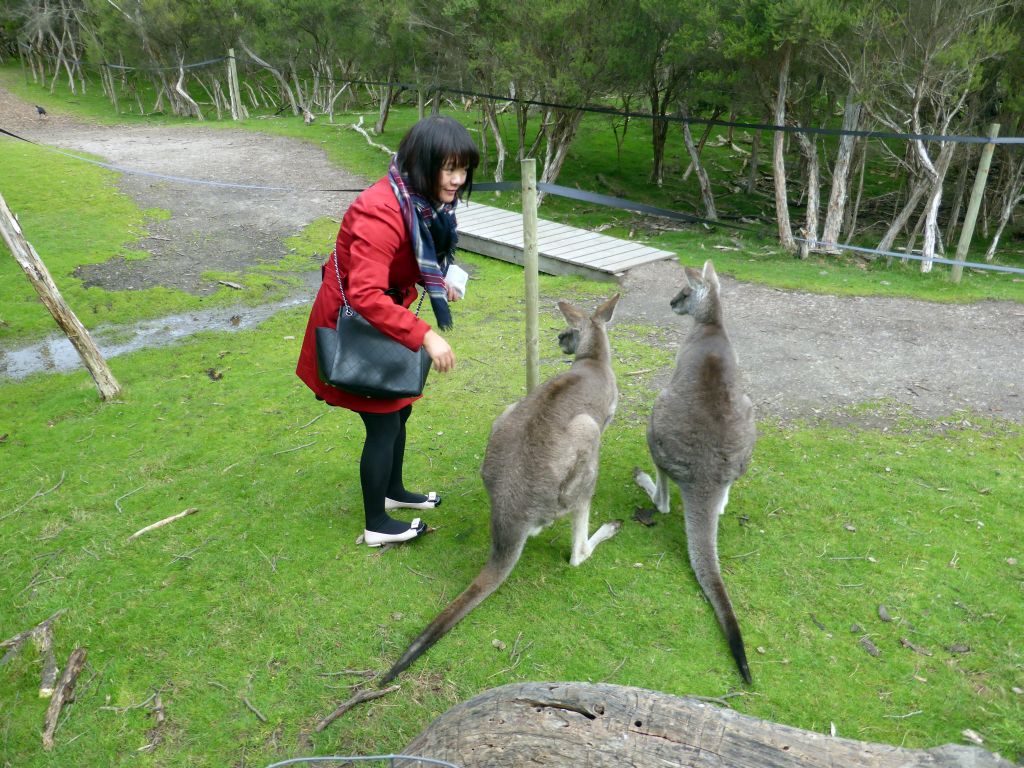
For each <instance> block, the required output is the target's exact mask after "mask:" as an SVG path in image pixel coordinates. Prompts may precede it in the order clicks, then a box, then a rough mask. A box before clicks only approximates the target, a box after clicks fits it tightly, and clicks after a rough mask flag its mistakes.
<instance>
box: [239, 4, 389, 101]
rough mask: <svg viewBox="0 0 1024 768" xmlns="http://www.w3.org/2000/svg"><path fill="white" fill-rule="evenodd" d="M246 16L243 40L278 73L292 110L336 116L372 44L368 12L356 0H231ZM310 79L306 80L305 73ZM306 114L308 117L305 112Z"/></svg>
mask: <svg viewBox="0 0 1024 768" xmlns="http://www.w3.org/2000/svg"><path fill="white" fill-rule="evenodd" d="M231 1H232V2H236V4H237V7H238V15H239V16H240V17H243V18H244V19H245V23H244V28H243V29H241V30H239V31H240V33H241V35H240V36H239V44H240V45H241V46H242V49H243V50H244V51H245V52H246V54H247V55H248V56H249V58H250V59H251V60H252V61H254V62H255V63H256V64H257V65H258V66H259V67H260V68H262V69H264V70H265V71H266V72H268V73H270V75H271V76H272V77H273V78H274V80H275V82H276V83H277V86H278V90H279V92H280V94H281V96H282V97H283V98H285V99H286V100H287V101H288V106H289V107H290V108H291V110H292V113H293V114H299V112H300V111H302V110H305V112H306V114H307V115H311V114H312V110H314V109H317V110H319V111H320V112H323V113H326V114H328V115H330V116H332V117H333V113H334V108H335V104H336V102H337V99H338V98H340V96H341V95H342V94H343V93H345V92H346V91H347V90H348V89H349V88H350V87H351V83H350V81H351V80H352V79H353V78H354V77H355V76H356V74H357V72H358V70H359V64H358V62H359V61H360V59H361V58H363V56H364V54H365V51H366V48H367V46H368V21H367V19H368V16H369V15H368V13H367V12H366V11H365V10H364V9H365V5H366V4H365V3H362V2H359V1H358V0H231ZM307 75H308V76H309V80H308V81H307V80H306V76H307ZM307 119H308V117H307Z"/></svg>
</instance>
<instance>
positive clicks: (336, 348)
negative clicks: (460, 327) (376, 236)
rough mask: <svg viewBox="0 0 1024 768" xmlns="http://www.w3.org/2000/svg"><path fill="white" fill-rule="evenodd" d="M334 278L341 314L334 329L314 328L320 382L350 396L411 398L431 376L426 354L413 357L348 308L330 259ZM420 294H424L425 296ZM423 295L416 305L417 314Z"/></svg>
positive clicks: (337, 272) (381, 398)
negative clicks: (339, 296)
mask: <svg viewBox="0 0 1024 768" xmlns="http://www.w3.org/2000/svg"><path fill="white" fill-rule="evenodd" d="M331 258H332V259H333V261H334V274H335V275H337V278H338V288H340V289H341V301H342V305H341V309H340V310H338V325H337V327H336V328H323V327H321V328H317V329H316V356H317V364H318V366H319V369H320V379H321V380H322V381H324V382H325V383H327V384H330V385H331V386H333V387H337V388H338V389H342V390H344V391H346V392H351V393H352V394H355V395H362V396H364V397H372V398H375V399H378V400H395V399H397V398H402V397H416V396H418V395H421V394H422V393H423V385H424V384H425V383H426V381H427V374H428V373H430V363H431V360H430V355H429V354H427V350H426V348H424V347H420V349H419V351H418V352H413V351H412V350H410V349H409V348H407V347H405V346H404V345H402V344H400V343H399V342H397V341H395V340H394V339H393V338H391V337H390V336H388V335H387V334H386V333H381V332H380V331H378V330H377V329H376V328H374V327H373V326H372V325H370V323H369V322H368V321H367V320H366V318H364V317H363V316H362V315H360V314H359V313H358V312H356V311H355V310H354V309H352V307H351V306H349V303H348V297H347V296H345V289H344V288H343V287H342V284H341V272H340V271H339V270H338V256H337V254H336V253H334V254H331ZM424 293H426V292H425V291H424ZM422 305H423V296H420V302H419V304H418V305H417V306H416V314H417V315H419V313H420V307H421V306H422Z"/></svg>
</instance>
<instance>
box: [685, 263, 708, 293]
mask: <svg viewBox="0 0 1024 768" xmlns="http://www.w3.org/2000/svg"><path fill="white" fill-rule="evenodd" d="M683 274H684V275H686V282H687V284H688V285H689V286H690V288H696V287H697V286H698V285H700V284H701V283H702V282H703V281H704V278H703V277H702V276H701V273H700V272H698V271H697V270H696V269H694V268H693V267H683Z"/></svg>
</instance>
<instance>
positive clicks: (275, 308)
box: [0, 295, 312, 380]
mask: <svg viewBox="0 0 1024 768" xmlns="http://www.w3.org/2000/svg"><path fill="white" fill-rule="evenodd" d="M311 300H312V299H311V297H310V296H307V295H301V296H293V297H291V298H289V299H284V300H282V301H279V302H277V303H274V304H266V305H263V306H259V307H237V306H236V307H228V308H223V309H211V310H200V311H195V312H185V313H182V314H180V315H168V316H167V317H160V318H155V319H152V320H144V321H141V322H138V323H135V324H133V325H108V326H100V327H97V328H96V329H94V330H92V331H91V335H92V338H93V341H94V342H96V345H97V346H98V347H99V348H100V351H101V352H102V353H103V356H104V357H105V358H107V359H110V358H112V357H117V356H118V355H124V354H127V353H129V352H135V351H136V350H139V349H144V348H148V347H166V346H170V345H172V344H175V343H176V342H179V341H181V340H182V339H186V338H188V337H189V336H193V335H195V334H197V333H201V332H203V331H241V330H245V329H247V328H253V327H255V326H257V325H259V324H260V323H262V322H263V321H264V320H266V319H267V318H268V317H270V316H271V315H273V314H275V313H276V312H280V311H281V310H283V309H288V308H290V307H294V306H298V305H299V304H309V303H310V301H311ZM300 330H301V329H300ZM82 367H83V366H82V359H81V358H80V357H79V356H78V352H77V351H76V350H75V348H74V346H72V344H71V342H70V341H68V339H67V337H66V336H64V334H62V333H60V332H56V333H53V334H51V335H50V336H48V337H47V338H45V339H43V340H42V341H39V342H36V343H34V344H30V345H28V346H24V347H12V348H10V349H8V348H4V347H0V380H2V379H24V378H25V377H26V376H31V375H32V374H34V373H69V372H71V371H75V370H78V369H80V368H82Z"/></svg>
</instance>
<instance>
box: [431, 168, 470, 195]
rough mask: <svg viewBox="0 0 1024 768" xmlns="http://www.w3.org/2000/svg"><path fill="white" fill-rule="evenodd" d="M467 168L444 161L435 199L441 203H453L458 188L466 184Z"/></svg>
mask: <svg viewBox="0 0 1024 768" xmlns="http://www.w3.org/2000/svg"><path fill="white" fill-rule="evenodd" d="M467 170H468V169H467V168H466V166H464V165H457V164H456V163H455V162H454V161H452V160H447V161H445V164H444V165H443V166H441V174H440V177H439V178H438V180H437V199H438V200H439V201H441V202H442V203H454V202H455V196H456V195H457V194H458V192H459V188H460V187H461V186H462V185H463V184H465V183H466V173H467Z"/></svg>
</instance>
